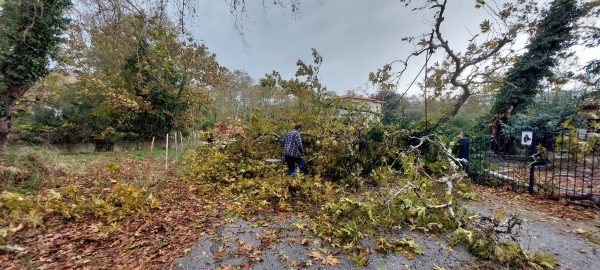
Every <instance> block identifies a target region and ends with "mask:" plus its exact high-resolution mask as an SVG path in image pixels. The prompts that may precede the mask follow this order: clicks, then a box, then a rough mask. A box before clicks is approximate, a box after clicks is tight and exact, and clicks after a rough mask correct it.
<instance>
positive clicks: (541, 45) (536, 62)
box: [492, 0, 579, 114]
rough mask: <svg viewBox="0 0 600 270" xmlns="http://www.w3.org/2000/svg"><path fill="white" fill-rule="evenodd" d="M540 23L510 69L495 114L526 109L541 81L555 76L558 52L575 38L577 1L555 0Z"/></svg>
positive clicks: (500, 91) (498, 96)
mask: <svg viewBox="0 0 600 270" xmlns="http://www.w3.org/2000/svg"><path fill="white" fill-rule="evenodd" d="M543 14H544V18H543V19H542V20H541V21H540V22H539V23H538V24H537V30H536V32H535V35H534V36H533V38H532V39H531V41H530V44H529V46H528V49H529V50H528V51H527V53H525V54H524V55H523V56H522V57H521V58H520V59H519V60H518V62H517V63H516V64H515V65H514V66H513V67H512V68H511V69H510V70H509V71H508V72H507V74H506V78H505V80H504V83H503V85H502V87H501V88H500V90H499V91H498V93H497V95H496V100H495V102H494V105H493V106H492V114H504V113H506V112H507V111H508V110H509V108H510V107H511V106H512V107H513V110H512V111H513V113H514V112H519V111H523V110H524V109H525V108H526V106H527V105H528V104H530V103H531V101H532V100H533V98H534V97H535V95H536V94H537V93H538V91H539V85H540V81H541V80H542V79H543V78H545V77H548V76H550V75H552V71H551V69H552V68H553V67H554V66H555V65H556V63H557V59H556V55H557V54H558V53H559V52H560V51H562V50H564V49H565V48H567V47H568V46H569V45H570V44H571V42H572V41H573V35H572V30H573V27H574V24H575V21H576V20H577V17H578V15H579V9H578V7H577V2H576V1H575V0H555V1H554V2H552V5H551V6H550V8H549V9H548V10H547V11H545V12H544V13H543Z"/></svg>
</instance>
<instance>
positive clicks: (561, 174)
mask: <svg viewBox="0 0 600 270" xmlns="http://www.w3.org/2000/svg"><path fill="white" fill-rule="evenodd" d="M460 148H461V149H463V150H462V151H459V152H460V153H461V154H460V155H461V156H462V157H463V158H466V159H467V160H468V161H469V166H468V169H467V170H468V173H469V175H470V176H471V178H472V179H473V180H474V181H476V182H479V183H483V184H492V183H497V182H498V181H500V182H503V183H506V184H509V185H512V186H513V187H515V189H518V190H527V191H528V192H529V193H532V194H543V195H546V196H549V197H551V198H568V199H571V200H574V201H589V202H592V203H594V204H595V205H596V206H600V172H599V171H598V169H600V142H598V140H597V139H596V138H595V137H592V136H589V135H587V134H586V132H579V133H578V132H575V131H574V130H557V131H551V132H517V133H507V134H503V135H501V136H498V137H494V138H473V139H466V140H461V141H460Z"/></svg>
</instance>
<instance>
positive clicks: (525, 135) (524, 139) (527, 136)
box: [521, 131, 533, 145]
mask: <svg viewBox="0 0 600 270" xmlns="http://www.w3.org/2000/svg"><path fill="white" fill-rule="evenodd" d="M532 142H533V132H531V131H523V132H522V133H521V144H522V145H531V143H532Z"/></svg>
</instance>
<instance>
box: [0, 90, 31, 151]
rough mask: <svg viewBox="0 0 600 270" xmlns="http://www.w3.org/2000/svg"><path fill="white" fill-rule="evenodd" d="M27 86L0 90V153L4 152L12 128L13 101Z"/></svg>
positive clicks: (20, 95) (15, 100)
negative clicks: (0, 91)
mask: <svg viewBox="0 0 600 270" xmlns="http://www.w3.org/2000/svg"><path fill="white" fill-rule="evenodd" d="M29 88H30V87H29V86H26V85H22V86H18V87H11V88H8V89H5V90H4V91H2V94H0V98H1V99H2V100H1V101H0V102H1V103H2V105H1V106H2V108H1V109H0V153H1V154H2V155H3V154H4V149H5V148H6V144H7V142H8V139H9V135H10V132H11V129H12V110H13V107H14V106H15V103H16V102H17V100H19V98H21V97H22V96H23V95H24V94H25V92H27V90H28V89H29Z"/></svg>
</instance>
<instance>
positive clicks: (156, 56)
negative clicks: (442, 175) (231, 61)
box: [17, 14, 222, 149]
mask: <svg viewBox="0 0 600 270" xmlns="http://www.w3.org/2000/svg"><path fill="white" fill-rule="evenodd" d="M84 26H85V27H84ZM84 26H79V25H73V26H72V28H71V29H70V30H71V32H70V38H69V40H68V42H67V44H66V46H65V48H64V50H63V51H62V56H63V58H64V59H65V63H64V65H62V66H61V69H64V70H61V71H59V72H56V73H52V74H51V76H49V77H48V78H46V79H45V80H44V81H43V82H41V83H39V84H38V85H36V87H35V88H34V90H33V91H32V93H30V95H29V96H30V98H31V100H36V101H37V102H35V103H33V104H23V106H22V107H23V109H24V110H23V111H21V112H20V113H19V115H18V119H17V126H18V127H19V131H20V133H21V135H22V136H21V138H23V139H26V140H29V141H34V142H40V141H43V142H50V143H76V142H94V143H95V144H96V145H97V148H98V149H111V148H112V145H113V144H114V142H115V141H117V140H134V139H148V138H152V137H153V136H156V137H162V136H164V135H165V134H166V133H167V132H170V131H171V130H173V129H177V130H178V131H187V130H191V129H196V128H199V127H200V126H202V125H203V122H204V121H205V116H206V115H207V112H208V108H209V106H208V104H209V99H208V94H207V90H206V87H207V86H209V85H216V84H218V83H219V80H220V78H221V73H222V71H221V67H220V66H219V65H218V63H217V61H216V56H215V55H214V54H212V53H210V52H209V51H208V49H207V48H206V46H204V45H202V44H197V43H194V42H191V41H183V40H181V36H180V35H179V34H178V32H177V29H175V26H174V25H173V23H171V22H169V21H168V20H167V21H161V20H158V19H157V18H146V17H143V16H137V15H136V16H134V15H130V14H123V15H122V16H121V17H120V19H119V20H114V21H109V22H104V23H92V24H91V25H84ZM82 29H89V30H87V31H83V30H82ZM86 35H89V36H90V39H91V40H92V42H86V40H84V39H83V38H82V36H86Z"/></svg>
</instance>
